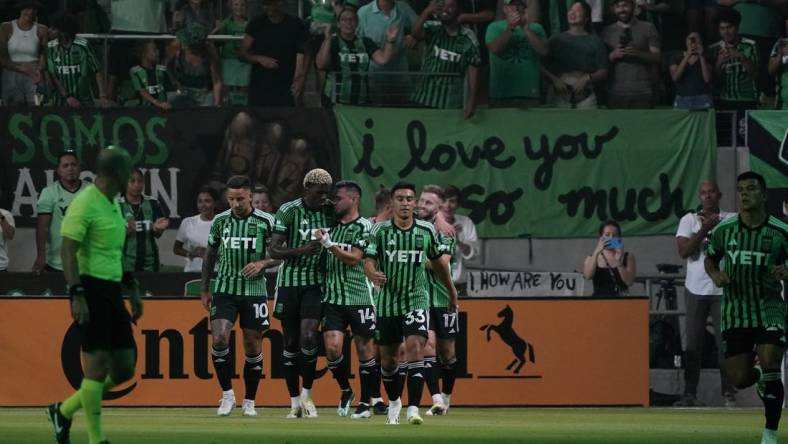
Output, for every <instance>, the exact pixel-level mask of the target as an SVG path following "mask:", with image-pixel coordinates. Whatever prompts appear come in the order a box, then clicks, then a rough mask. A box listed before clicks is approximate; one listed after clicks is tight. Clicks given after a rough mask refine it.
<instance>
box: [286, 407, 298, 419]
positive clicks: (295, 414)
mask: <svg viewBox="0 0 788 444" xmlns="http://www.w3.org/2000/svg"><path fill="white" fill-rule="evenodd" d="M301 413H302V412H301V407H291V408H290V413H288V414H287V416H285V418H287V419H298V418H300V417H301V416H302V415H301Z"/></svg>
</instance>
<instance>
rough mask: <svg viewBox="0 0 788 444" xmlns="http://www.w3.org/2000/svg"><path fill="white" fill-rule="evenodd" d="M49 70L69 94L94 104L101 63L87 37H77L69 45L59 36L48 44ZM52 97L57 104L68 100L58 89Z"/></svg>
mask: <svg viewBox="0 0 788 444" xmlns="http://www.w3.org/2000/svg"><path fill="white" fill-rule="evenodd" d="M47 71H48V72H49V73H50V74H51V75H52V76H54V77H55V78H56V79H57V80H58V82H60V85H61V86H62V87H63V89H65V90H66V94H67V95H69V96H73V97H74V98H76V99H77V100H79V101H80V102H81V103H82V105H83V106H85V105H88V106H90V105H92V104H93V97H94V91H95V89H94V88H95V86H96V73H97V72H98V62H97V61H96V56H95V55H94V54H93V50H92V49H90V45H89V44H88V41H87V40H85V39H83V38H76V39H74V41H73V42H71V45H69V46H68V47H65V46H63V45H61V44H60V42H59V41H58V40H57V39H55V40H50V41H49V43H48V44H47ZM51 99H52V101H53V103H54V104H55V105H63V104H64V103H66V99H65V98H63V97H62V96H61V95H60V93H59V91H57V90H55V93H54V94H53V95H52V97H51Z"/></svg>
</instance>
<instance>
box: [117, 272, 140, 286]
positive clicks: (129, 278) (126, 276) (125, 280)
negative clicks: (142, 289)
mask: <svg viewBox="0 0 788 444" xmlns="http://www.w3.org/2000/svg"><path fill="white" fill-rule="evenodd" d="M120 283H121V284H123V285H124V286H125V287H133V286H134V285H137V283H138V282H137V279H135V278H134V274H132V272H130V271H125V272H123V277H122V278H121V279H120Z"/></svg>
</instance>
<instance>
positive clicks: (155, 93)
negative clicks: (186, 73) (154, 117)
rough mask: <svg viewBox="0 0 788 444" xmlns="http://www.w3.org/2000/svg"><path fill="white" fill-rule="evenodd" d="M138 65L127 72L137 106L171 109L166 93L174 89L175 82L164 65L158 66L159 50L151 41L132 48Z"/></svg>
mask: <svg viewBox="0 0 788 444" xmlns="http://www.w3.org/2000/svg"><path fill="white" fill-rule="evenodd" d="M134 55H135V56H136V57H137V59H138V60H139V62H140V63H139V65H136V66H133V67H132V68H131V69H130V70H129V78H130V79H131V86H132V88H133V89H134V91H136V92H137V94H138V95H139V104H140V105H142V106H155V107H156V108H159V109H161V110H164V111H166V110H168V109H170V108H172V105H170V103H169V102H167V91H172V90H174V89H175V82H174V81H173V80H172V76H171V75H170V72H169V71H168V70H167V67H166V66H164V65H159V64H158V61H159V49H158V48H157V47H156V42H155V41H153V40H145V41H142V42H140V43H138V44H137V46H135V48H134Z"/></svg>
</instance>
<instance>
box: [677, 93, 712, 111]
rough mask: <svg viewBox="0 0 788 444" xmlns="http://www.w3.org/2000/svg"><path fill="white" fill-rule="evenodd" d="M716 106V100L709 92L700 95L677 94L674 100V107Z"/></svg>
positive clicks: (688, 108) (696, 107) (709, 107)
mask: <svg viewBox="0 0 788 444" xmlns="http://www.w3.org/2000/svg"><path fill="white" fill-rule="evenodd" d="M711 108H714V100H712V98H711V96H710V95H708V94H703V95H700V96H676V99H675V100H674V101H673V109H686V110H698V109H711Z"/></svg>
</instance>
